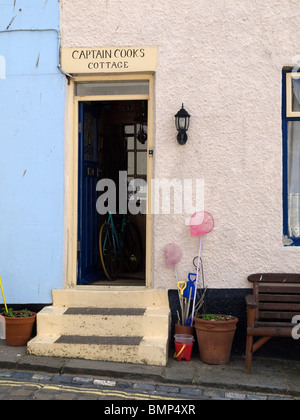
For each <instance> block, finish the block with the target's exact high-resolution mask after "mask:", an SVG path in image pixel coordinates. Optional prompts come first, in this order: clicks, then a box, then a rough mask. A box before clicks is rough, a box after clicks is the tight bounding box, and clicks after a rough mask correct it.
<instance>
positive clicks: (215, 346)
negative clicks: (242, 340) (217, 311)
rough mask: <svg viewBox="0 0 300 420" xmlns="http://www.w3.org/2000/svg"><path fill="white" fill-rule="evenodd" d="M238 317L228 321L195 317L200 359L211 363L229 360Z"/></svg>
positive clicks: (221, 362) (220, 363)
mask: <svg viewBox="0 0 300 420" xmlns="http://www.w3.org/2000/svg"><path fill="white" fill-rule="evenodd" d="M237 322H238V318H232V319H230V320H228V321H207V320H204V319H201V318H196V317H195V318H194V323H195V324H194V325H195V329H196V334H197V340H198V346H199V353H200V360H201V361H202V362H204V363H207V364H209V365H224V364H226V363H228V362H229V360H230V355H231V348H232V342H233V338H234V334H235V330H236V324H237Z"/></svg>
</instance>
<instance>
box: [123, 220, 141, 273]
mask: <svg viewBox="0 0 300 420" xmlns="http://www.w3.org/2000/svg"><path fill="white" fill-rule="evenodd" d="M123 256H124V260H125V263H126V266H127V268H128V269H129V271H131V272H137V271H139V270H140V268H141V266H142V262H143V244H142V239H141V235H140V232H139V230H138V228H137V226H136V225H135V224H134V223H132V222H130V223H128V224H127V226H126V231H125V237H124V247H123Z"/></svg>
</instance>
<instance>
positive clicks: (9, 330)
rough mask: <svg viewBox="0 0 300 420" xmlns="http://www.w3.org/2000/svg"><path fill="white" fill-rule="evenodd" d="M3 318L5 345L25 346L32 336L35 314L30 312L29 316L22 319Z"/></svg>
mask: <svg viewBox="0 0 300 420" xmlns="http://www.w3.org/2000/svg"><path fill="white" fill-rule="evenodd" d="M2 315H3V314H2ZM3 316H4V315H3ZM4 318H5V343H6V345H7V346H12V347H21V346H26V344H27V342H28V341H29V340H30V337H31V334H32V329H33V325H34V322H35V319H36V313H35V312H32V315H31V316H27V317H22V318H11V317H8V316H4Z"/></svg>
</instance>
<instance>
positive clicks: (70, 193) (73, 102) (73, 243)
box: [64, 74, 154, 290]
mask: <svg viewBox="0 0 300 420" xmlns="http://www.w3.org/2000/svg"><path fill="white" fill-rule="evenodd" d="M133 80H146V81H149V94H143V95H105V96H104V95H101V96H100V95H97V96H75V92H76V83H79V82H85V83H89V82H91V83H92V82H104V81H109V82H114V81H116V82H120V81H133ZM153 84H154V76H153V75H152V74H134V75H133V74H132V75H110V76H109V75H106V76H103V75H99V76H78V77H75V78H72V79H71V80H70V82H69V85H68V86H67V93H66V104H67V105H66V107H67V109H69V112H68V115H69V121H66V122H67V124H66V144H65V146H66V147H65V150H66V157H67V159H66V169H65V185H66V188H65V194H66V198H65V228H64V243H65V244H66V247H65V248H64V249H65V250H66V251H65V252H64V273H65V274H64V287H65V288H70V287H72V288H74V287H76V288H87V287H89V288H91V287H92V288H95V289H97V290H99V287H103V286H98V285H97V286H78V285H77V221H78V103H79V102H80V101H118V100H147V101H148V132H147V135H148V141H147V143H148V146H147V215H146V272H145V277H146V279H145V287H150V286H151V243H152V238H151V230H152V229H151V179H152V170H153V168H152V159H153V157H152V156H153V155H152V153H151V151H152V150H153V90H154V89H153ZM68 115H66V119H67V120H68ZM115 287H117V286H115ZM139 287H140V286H139Z"/></svg>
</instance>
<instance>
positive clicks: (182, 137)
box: [175, 104, 190, 144]
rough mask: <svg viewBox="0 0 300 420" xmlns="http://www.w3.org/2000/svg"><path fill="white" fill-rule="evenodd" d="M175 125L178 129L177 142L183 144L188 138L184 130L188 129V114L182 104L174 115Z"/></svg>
mask: <svg viewBox="0 0 300 420" xmlns="http://www.w3.org/2000/svg"><path fill="white" fill-rule="evenodd" d="M175 125H176V129H177V131H178V134H177V141H178V143H179V144H185V143H186V142H187V138H188V137H187V134H186V132H187V131H188V128H189V125H190V114H189V113H188V112H187V111H186V110H185V109H184V107H183V104H182V108H181V109H180V110H179V111H178V112H177V114H176V115H175Z"/></svg>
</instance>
